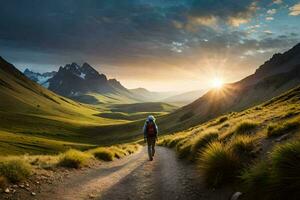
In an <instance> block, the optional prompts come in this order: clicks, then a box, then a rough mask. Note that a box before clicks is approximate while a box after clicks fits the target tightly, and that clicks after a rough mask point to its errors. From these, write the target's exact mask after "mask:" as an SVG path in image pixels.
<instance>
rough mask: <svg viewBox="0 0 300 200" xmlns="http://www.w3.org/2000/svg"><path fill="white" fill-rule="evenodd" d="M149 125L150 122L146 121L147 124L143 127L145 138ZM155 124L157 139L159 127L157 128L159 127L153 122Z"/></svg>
mask: <svg viewBox="0 0 300 200" xmlns="http://www.w3.org/2000/svg"><path fill="white" fill-rule="evenodd" d="M148 123H149V121H148V120H146V122H145V124H144V127H143V133H144V137H147V134H148V133H147V125H148ZM153 123H154V127H155V131H156V137H157V136H158V127H157V125H156V123H155V122H153Z"/></svg>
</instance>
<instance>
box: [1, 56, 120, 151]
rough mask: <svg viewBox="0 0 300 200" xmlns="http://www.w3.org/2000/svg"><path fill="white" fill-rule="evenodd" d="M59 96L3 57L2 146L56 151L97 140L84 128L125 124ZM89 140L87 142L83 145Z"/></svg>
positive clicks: (6, 149) (10, 148) (27, 149)
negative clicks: (29, 77)
mask: <svg viewBox="0 0 300 200" xmlns="http://www.w3.org/2000/svg"><path fill="white" fill-rule="evenodd" d="M97 114H99V111H98V110H97V109H95V108H93V107H90V106H86V105H82V104H80V103H77V102H74V101H72V100H70V99H67V98H64V97H61V96H59V95H56V94H55V93H53V92H51V91H49V90H47V89H45V88H43V87H41V86H40V85H38V84H37V83H35V82H33V81H31V80H29V79H28V78H27V77H25V76H24V75H23V74H22V73H21V72H19V71H18V70H17V69H16V68H15V67H14V66H13V65H11V64H9V63H8V62H6V61H5V60H4V59H3V58H1V57H0V149H1V151H2V153H3V152H7V151H9V152H10V153H20V152H23V151H26V152H28V153H31V152H32V153H34V152H41V151H42V152H56V151H57V150H61V149H66V148H68V147H70V146H77V147H80V148H87V147H88V146H90V145H89V144H87V143H95V141H93V139H92V138H89V137H87V136H85V133H84V131H82V129H83V128H84V127H95V126H100V125H112V124H118V123H124V121H122V120H112V119H105V118H102V117H99V116H97ZM83 143H86V144H83Z"/></svg>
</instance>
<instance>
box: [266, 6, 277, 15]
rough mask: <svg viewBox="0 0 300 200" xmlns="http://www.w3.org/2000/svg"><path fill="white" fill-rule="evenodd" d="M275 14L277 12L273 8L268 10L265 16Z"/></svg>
mask: <svg viewBox="0 0 300 200" xmlns="http://www.w3.org/2000/svg"><path fill="white" fill-rule="evenodd" d="M276 12H277V10H276V9H274V8H273V9H270V10H268V11H267V14H269V15H274V14H275V13H276Z"/></svg>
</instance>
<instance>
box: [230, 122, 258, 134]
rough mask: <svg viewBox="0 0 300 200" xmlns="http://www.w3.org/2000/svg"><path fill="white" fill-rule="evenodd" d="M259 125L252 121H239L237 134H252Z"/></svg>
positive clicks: (236, 129)
mask: <svg viewBox="0 0 300 200" xmlns="http://www.w3.org/2000/svg"><path fill="white" fill-rule="evenodd" d="M257 127H258V124H257V123H255V122H252V121H244V122H241V123H239V124H238V125H237V126H236V128H235V131H234V132H235V134H236V135H249V134H252V133H253V132H254V131H255V130H256V128H257Z"/></svg>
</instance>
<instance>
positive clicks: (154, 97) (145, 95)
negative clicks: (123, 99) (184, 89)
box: [129, 88, 178, 102]
mask: <svg viewBox="0 0 300 200" xmlns="http://www.w3.org/2000/svg"><path fill="white" fill-rule="evenodd" d="M129 91H130V92H131V93H133V94H134V95H135V96H137V97H138V98H139V99H142V100H143V101H144V102H157V101H161V102H166V101H165V99H166V98H168V97H171V96H174V95H178V92H152V91H149V90H147V89H145V88H135V89H130V90H129Z"/></svg>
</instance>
